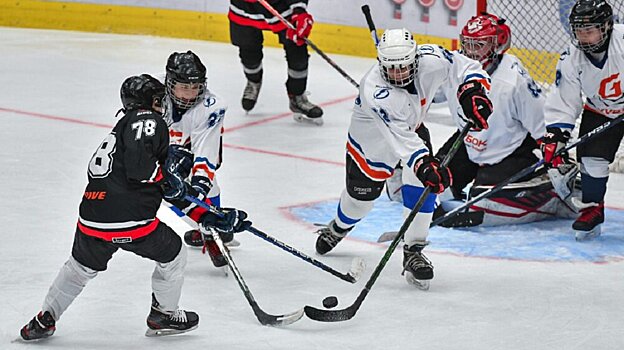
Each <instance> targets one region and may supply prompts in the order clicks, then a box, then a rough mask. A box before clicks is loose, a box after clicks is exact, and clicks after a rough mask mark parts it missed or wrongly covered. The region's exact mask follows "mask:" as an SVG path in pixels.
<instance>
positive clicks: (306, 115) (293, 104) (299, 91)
mask: <svg viewBox="0 0 624 350" xmlns="http://www.w3.org/2000/svg"><path fill="white" fill-rule="evenodd" d="M278 35H279V41H280V43H281V44H282V45H283V47H284V51H285V53H286V61H287V64H288V79H287V80H286V92H287V93H288V98H289V100H290V110H291V111H293V112H294V113H295V120H298V121H307V122H312V123H314V124H317V125H321V124H322V123H323V119H322V118H321V117H322V116H323V110H322V109H321V107H319V106H317V105H315V104H313V103H311V102H310V101H309V100H308V98H307V96H306V94H305V92H306V87H307V83H308V61H309V59H310V55H309V54H308V47H307V45H305V44H304V45H302V46H297V45H296V44H295V43H294V42H293V41H291V40H288V39H286V31H282V32H280V33H278ZM297 118H299V119H297Z"/></svg>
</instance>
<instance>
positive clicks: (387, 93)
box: [373, 88, 390, 100]
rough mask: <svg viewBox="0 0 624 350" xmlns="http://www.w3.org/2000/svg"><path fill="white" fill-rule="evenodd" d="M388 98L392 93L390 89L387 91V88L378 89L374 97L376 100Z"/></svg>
mask: <svg viewBox="0 0 624 350" xmlns="http://www.w3.org/2000/svg"><path fill="white" fill-rule="evenodd" d="M388 96H390V91H389V90H388V89H386V88H381V89H378V90H377V91H375V93H374V94H373V97H375V99H376V100H383V99H384V98H386V97H388Z"/></svg>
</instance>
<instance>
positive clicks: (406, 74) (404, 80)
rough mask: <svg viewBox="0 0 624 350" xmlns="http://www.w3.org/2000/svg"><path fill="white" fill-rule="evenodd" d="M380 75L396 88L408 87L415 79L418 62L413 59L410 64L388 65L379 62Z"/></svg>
mask: <svg viewBox="0 0 624 350" xmlns="http://www.w3.org/2000/svg"><path fill="white" fill-rule="evenodd" d="M379 67H380V68H381V75H382V76H383V78H384V79H385V80H386V81H387V82H388V83H390V84H391V85H394V86H396V87H404V86H407V85H409V84H410V83H411V82H412V81H414V79H415V78H416V73H418V60H417V59H414V60H413V61H412V62H411V63H395V64H388V63H382V61H381V60H380V61H379Z"/></svg>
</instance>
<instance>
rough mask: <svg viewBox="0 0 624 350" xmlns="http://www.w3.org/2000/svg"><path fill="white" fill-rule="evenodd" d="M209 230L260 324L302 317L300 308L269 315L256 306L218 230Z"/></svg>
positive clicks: (272, 323)
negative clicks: (286, 312)
mask: <svg viewBox="0 0 624 350" xmlns="http://www.w3.org/2000/svg"><path fill="white" fill-rule="evenodd" d="M200 229H201V230H203V227H202V226H201V225H200ZM211 231H212V232H211V234H212V236H213V237H214V240H215V243H217V245H218V246H219V249H221V252H223V256H224V257H225V259H226V260H227V263H228V266H229V267H230V270H231V271H232V274H233V275H234V278H235V279H236V282H238V286H239V287H240V289H241V290H242V291H243V294H244V295H245V299H247V302H248V303H249V305H250V306H251V309H252V310H253V312H254V314H255V315H256V318H257V319H258V321H259V322H260V324H262V325H264V326H286V325H289V324H291V323H295V322H297V321H299V320H300V319H301V318H302V317H303V310H302V309H300V310H297V311H294V312H291V313H288V314H283V315H270V314H267V313H266V312H264V311H263V310H262V309H261V308H260V306H258V303H257V302H256V300H255V299H254V297H253V295H252V294H251V291H250V290H249V287H247V284H246V283H245V280H244V279H243V276H242V275H241V273H240V271H239V270H238V267H236V264H234V260H233V259H232V256H231V255H230V250H229V249H228V247H227V246H225V245H224V244H223V241H222V240H221V236H219V233H218V232H216V231H214V230H211Z"/></svg>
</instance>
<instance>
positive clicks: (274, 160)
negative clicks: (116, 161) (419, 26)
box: [0, 28, 624, 350]
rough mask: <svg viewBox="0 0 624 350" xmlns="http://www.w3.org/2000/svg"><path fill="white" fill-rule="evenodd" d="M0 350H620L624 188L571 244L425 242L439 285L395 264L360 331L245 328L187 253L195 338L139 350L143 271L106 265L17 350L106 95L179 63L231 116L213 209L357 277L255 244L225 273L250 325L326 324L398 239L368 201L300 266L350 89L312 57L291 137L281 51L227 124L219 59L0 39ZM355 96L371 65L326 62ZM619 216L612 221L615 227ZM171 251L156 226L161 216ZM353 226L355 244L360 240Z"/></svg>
mask: <svg viewBox="0 0 624 350" xmlns="http://www.w3.org/2000/svg"><path fill="white" fill-rule="evenodd" d="M0 48H1V54H0V80H1V82H2V84H0V123H1V125H2V127H0V136H1V140H2V141H1V142H2V147H0V154H1V157H0V159H1V163H2V166H1V169H2V170H1V171H0V186H1V189H2V196H0V210H1V213H2V219H3V220H2V224H1V226H2V228H1V229H0V232H1V236H0V315H1V317H0V349H26V348H36V349H131V348H132V349H163V350H170V349H358V350H362V349H424V348H428V349H622V348H623V347H624V335H623V334H624V332H623V330H624V317H623V315H624V297H623V294H622V293H623V292H624V259H623V257H624V230H623V229H622V227H624V214H623V213H624V211H623V210H624V204H623V203H622V199H623V198H624V183H623V180H624V178H623V176H622V175H619V174H614V175H612V176H611V178H610V181H609V191H608V194H607V200H606V201H607V206H608V207H609V208H610V209H609V210H608V211H607V224H605V226H604V229H603V231H604V232H603V235H602V236H601V237H599V238H598V239H597V240H595V241H592V242H585V243H577V242H575V241H574V238H573V235H572V233H571V232H570V229H569V228H570V225H571V221H566V220H559V221H547V222H542V223H539V224H529V225H521V226H508V227H502V228H490V229H485V228H481V229H474V230H468V231H463V230H449V229H440V228H436V229H433V230H432V231H431V235H430V240H431V242H432V243H431V245H430V246H429V247H428V248H427V249H428V256H429V258H430V259H431V260H432V261H433V264H434V267H435V274H436V277H435V279H434V280H433V281H432V283H431V289H430V290H429V291H427V292H423V291H420V290H417V289H415V288H414V287H413V286H410V285H408V284H407V283H406V282H405V280H404V278H403V277H402V276H401V275H400V273H401V270H402V265H401V261H402V252H401V251H400V250H399V251H397V252H395V254H394V255H393V256H392V258H391V260H390V261H389V263H388V265H387V266H386V268H385V270H384V271H383V273H382V274H381V276H380V278H379V279H378V280H377V283H376V284H375V285H374V287H373V289H372V290H371V292H370V294H369V295H368V297H367V298H366V300H365V301H364V303H363V304H362V307H361V308H360V310H359V311H358V313H357V314H356V316H355V317H354V318H353V319H352V320H350V321H346V322H339V323H320V322H316V321H312V320H310V319H307V318H306V317H304V318H303V319H301V320H300V321H299V322H297V323H295V324H292V325H290V326H287V327H282V328H272V327H266V326H262V325H260V324H259V323H258V321H257V320H256V318H255V316H254V314H253V313H252V310H251V308H250V307H249V305H248V304H247V301H246V300H245V298H244V297H243V294H242V292H241V290H240V289H239V287H238V285H237V284H236V281H235V279H234V278H233V276H232V275H230V276H229V277H225V276H224V274H223V273H222V271H220V270H217V269H215V268H214V267H213V266H212V263H211V262H210V260H209V258H208V257H207V256H206V255H202V254H201V252H200V251H199V250H191V251H189V261H188V266H187V270H186V280H185V284H184V289H183V293H182V300H181V305H180V306H181V307H182V308H185V309H188V310H194V311H196V312H197V313H199V315H200V324H199V328H198V329H197V330H195V331H193V332H190V333H187V334H183V335H180V336H172V337H161V338H147V337H145V336H144V332H145V329H146V325H145V318H146V316H147V314H148V313H149V308H150V276H151V273H152V269H153V263H152V262H151V261H148V260H145V259H142V258H140V257H137V256H135V255H133V254H130V253H127V252H123V251H120V252H118V253H117V254H116V255H115V257H114V258H113V260H112V261H111V262H110V264H109V269H108V271H107V272H105V273H101V274H100V275H99V276H98V277H97V278H96V279H95V280H93V281H91V282H90V283H89V284H88V285H87V287H86V288H85V290H84V292H83V293H82V294H81V295H80V297H79V298H78V299H77V300H76V301H75V303H74V304H73V305H72V306H71V307H70V308H69V309H68V311H67V312H66V313H65V314H64V315H63V317H62V318H61V319H60V320H59V321H58V322H57V331H56V333H55V335H54V336H53V337H52V338H50V339H48V340H45V341H42V342H39V343H36V344H23V343H20V342H15V339H16V338H17V337H18V336H19V329H20V328H21V327H22V326H23V325H24V324H25V323H27V322H28V321H29V320H30V319H31V318H32V317H33V315H35V314H36V313H37V312H38V311H39V310H40V308H41V304H42V301H43V298H44V296H45V294H46V292H47V289H48V287H49V285H50V283H51V282H52V280H53V279H54V277H55V276H56V273H57V271H58V269H59V268H60V267H61V266H62V264H63V263H64V262H65V260H66V259H67V257H68V255H69V253H70V250H71V242H72V239H73V233H74V227H75V224H76V220H77V214H78V212H77V209H78V204H79V202H80V199H81V196H82V192H83V190H84V186H85V185H86V180H87V177H86V165H87V162H88V160H89V159H90V157H91V155H92V152H93V151H94V149H95V148H96V147H97V146H98V145H99V144H100V142H101V140H102V138H103V137H104V136H105V135H106V134H107V133H108V132H109V130H110V128H111V127H112V125H114V123H115V118H114V115H115V112H116V111H117V110H118V109H119V107H120V101H119V86H120V85H121V82H122V81H123V80H124V79H125V78H126V77H127V76H130V75H136V74H141V73H150V74H153V75H164V66H165V63H166V59H167V57H168V56H169V54H170V53H171V52H173V51H186V50H189V49H190V50H193V51H194V52H195V53H197V54H198V55H199V56H200V57H201V58H202V60H203V61H204V63H205V64H206V66H207V67H208V85H209V88H210V89H211V90H212V91H214V92H216V93H217V94H218V95H220V96H222V97H223V98H225V99H226V100H227V102H228V103H229V106H230V107H229V109H228V112H227V114H226V119H225V126H226V131H225V134H224V149H223V158H224V163H223V166H222V168H221V169H220V170H219V172H218V179H219V183H220V185H221V188H222V204H223V205H224V206H233V207H236V208H240V209H244V210H246V211H247V212H248V213H249V215H250V217H251V219H252V220H253V223H254V226H255V227H257V228H259V229H261V230H262V231H264V232H266V233H268V234H269V235H271V236H274V237H276V238H277V239H279V240H281V241H284V242H286V243H288V244H290V245H292V246H294V247H296V248H297V249H299V250H301V251H303V252H304V253H306V254H309V255H310V256H312V257H315V258H317V259H319V260H321V261H323V262H324V263H326V264H328V265H330V266H332V267H333V268H335V269H336V270H339V271H342V272H346V271H347V270H348V269H349V265H350V262H351V260H352V259H353V258H354V257H361V258H363V259H364V260H365V261H366V263H367V265H368V267H367V269H366V271H365V272H364V274H363V276H362V277H361V279H360V281H359V282H357V283H356V284H349V283H346V282H344V281H341V280H339V279H337V278H335V277H334V276H332V275H330V274H328V273H326V272H324V271H322V270H320V269H318V268H316V267H314V266H312V265H311V264H309V263H306V262H304V261H302V260H300V259H298V258H296V257H294V256H292V255H290V254H288V253H286V252H284V251H282V250H280V249H279V248H277V247H275V246H273V245H271V244H269V243H267V242H265V241H263V240H261V239H259V238H257V237H255V236H253V235H251V234H250V233H241V234H238V235H237V240H238V241H240V242H241V245H240V246H239V247H236V248H233V250H232V254H233V258H234V260H235V262H236V264H237V266H238V268H239V269H240V271H241V273H242V275H243V277H244V278H245V281H246V282H247V284H248V286H249V288H250V289H251V291H252V293H253V295H254V296H255V298H256V300H257V302H258V304H259V305H260V307H261V308H262V309H264V310H265V311H266V312H268V313H271V314H281V313H286V312H291V311H294V310H297V309H299V308H301V307H303V306H304V305H313V306H316V307H322V305H321V301H322V300H323V298H325V297H326V296H329V295H335V296H337V297H338V299H339V305H338V308H344V307H347V306H348V305H350V304H351V303H352V302H353V301H354V300H355V298H356V296H357V295H358V294H359V293H360V291H361V289H362V288H363V287H364V284H365V282H366V280H367V279H368V278H369V277H370V274H371V272H372V270H373V269H374V267H375V266H376V265H377V263H378V262H379V260H380V258H381V257H382V255H383V254H384V252H385V250H386V246H385V245H380V244H377V243H373V242H374V241H375V238H376V236H377V235H378V234H381V233H382V232H383V231H385V230H393V229H394V230H396V229H398V227H399V226H400V224H401V219H400V210H401V209H400V206H393V205H392V203H390V202H388V201H387V200H385V199H380V203H378V204H379V205H378V208H377V209H376V211H374V212H372V213H371V216H370V218H369V219H367V220H365V221H364V222H362V226H364V227H363V228H361V229H360V228H358V230H359V231H356V232H354V234H353V237H350V239H347V240H345V241H343V242H342V243H341V244H340V245H339V246H338V247H337V248H336V249H335V250H334V251H333V252H332V253H331V254H329V255H328V256H323V257H320V256H317V255H316V254H315V253H314V242H315V240H316V235H315V234H314V233H313V231H314V226H313V225H312V223H314V222H328V221H329V220H330V219H331V218H332V216H333V211H334V210H335V205H336V202H337V199H338V196H339V194H340V191H341V190H342V187H343V183H344V170H343V163H344V145H345V140H346V131H347V127H348V123H349V118H350V110H351V106H352V104H353V99H354V98H355V96H356V93H357V91H356V89H355V88H354V87H353V86H352V85H350V84H349V82H348V81H346V80H345V79H344V78H343V77H341V76H340V75H339V74H338V73H337V72H336V71H335V70H333V69H332V68H331V67H330V66H329V65H328V64H327V63H326V62H324V61H323V60H322V59H321V58H320V57H319V56H318V55H315V54H314V53H312V58H311V65H310V79H309V83H308V90H309V91H310V93H311V95H310V99H311V100H312V101H313V102H315V103H318V104H321V105H322V106H323V107H324V110H325V117H324V118H325V125H323V126H322V127H317V126H312V125H302V124H298V123H296V122H294V121H293V120H292V115H291V113H290V112H289V110H288V99H287V97H286V92H285V88H284V82H285V79H286V63H285V59H284V57H283V56H284V54H283V52H282V51H281V50H280V49H274V48H267V49H265V59H264V69H265V80H264V84H263V87H262V91H261V93H260V100H259V102H258V105H257V106H256V108H255V109H254V110H253V112H252V113H250V114H248V115H246V114H245V113H244V112H243V110H242V108H241V106H240V96H241V94H242V90H243V87H244V84H245V78H244V76H243V73H242V68H241V66H240V64H239V60H238V56H237V51H236V50H235V48H234V47H233V46H231V45H228V44H222V43H210V42H203V41H192V40H177V39H163V38H155V37H145V36H129V35H106V34H91V33H77V32H61V31H46V30H27V29H9V28H0ZM332 58H333V59H334V60H335V61H336V63H338V64H339V65H340V66H341V67H343V68H344V69H345V70H346V71H347V72H348V73H349V74H350V75H351V76H352V77H353V78H354V79H356V80H358V81H359V79H360V78H361V77H362V75H363V74H364V73H365V72H366V70H367V69H369V67H370V66H371V65H373V64H374V61H373V60H372V59H363V58H353V57H346V56H337V55H332ZM431 114H432V115H431V118H430V119H429V121H428V126H429V128H430V130H431V133H432V136H433V141H434V146H440V145H441V144H442V142H443V141H444V140H445V139H446V138H447V137H448V136H449V135H450V134H451V133H452V132H453V128H452V127H451V126H450V119H449V117H448V116H447V115H446V112H445V110H444V109H443V108H436V109H434V110H432V113H431ZM618 208H622V209H618ZM160 216H161V217H162V219H163V220H165V221H167V222H170V223H171V224H172V226H173V227H174V228H176V230H178V231H179V233H180V234H182V233H183V232H184V231H185V230H186V229H187V226H186V224H183V223H182V222H181V221H180V220H179V219H178V218H177V217H175V216H174V215H173V214H172V213H171V212H170V211H169V210H168V209H166V208H165V209H163V210H161V211H160ZM365 225H366V226H365Z"/></svg>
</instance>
